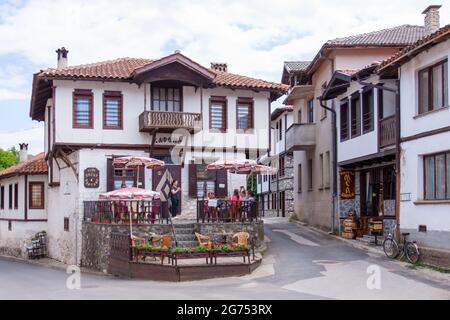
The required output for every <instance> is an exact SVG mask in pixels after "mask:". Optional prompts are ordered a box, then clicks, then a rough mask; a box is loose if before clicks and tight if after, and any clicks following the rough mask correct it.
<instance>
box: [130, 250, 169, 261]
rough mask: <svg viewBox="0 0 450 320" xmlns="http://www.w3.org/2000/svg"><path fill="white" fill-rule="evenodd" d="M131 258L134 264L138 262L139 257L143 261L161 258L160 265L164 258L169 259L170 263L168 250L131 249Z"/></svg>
mask: <svg viewBox="0 0 450 320" xmlns="http://www.w3.org/2000/svg"><path fill="white" fill-rule="evenodd" d="M133 257H134V259H135V260H136V262H138V261H139V257H141V259H142V260H143V261H145V259H146V258H147V257H153V258H158V257H159V258H161V264H163V263H164V258H165V257H168V258H169V263H170V259H171V253H170V250H162V249H141V248H133Z"/></svg>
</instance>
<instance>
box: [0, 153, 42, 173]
mask: <svg viewBox="0 0 450 320" xmlns="http://www.w3.org/2000/svg"><path fill="white" fill-rule="evenodd" d="M47 172H48V167H47V163H46V162H45V159H44V153H43V152H42V153H40V154H38V155H36V156H34V157H32V158H31V159H29V160H26V161H23V162H20V163H18V164H16V165H15V166H12V167H9V168H6V169H5V170H2V171H0V179H1V178H4V177H8V176H12V175H19V174H45V173H47Z"/></svg>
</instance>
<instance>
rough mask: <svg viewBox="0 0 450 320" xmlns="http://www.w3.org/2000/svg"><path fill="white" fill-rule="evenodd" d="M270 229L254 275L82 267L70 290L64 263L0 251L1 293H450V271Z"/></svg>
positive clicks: (281, 224)
mask: <svg viewBox="0 0 450 320" xmlns="http://www.w3.org/2000/svg"><path fill="white" fill-rule="evenodd" d="M266 235H267V238H268V240H269V242H268V250H267V252H266V254H265V258H264V262H263V265H262V266H261V267H260V268H259V269H258V270H256V271H255V272H254V273H253V274H252V275H249V276H246V277H242V278H228V279H214V280H206V281H198V282H189V283H158V282H149V281H137V280H120V279H115V278H113V277H107V276H96V275H91V274H83V275H82V279H81V282H82V284H81V285H82V288H81V290H68V289H67V288H66V279H67V274H65V273H64V272H63V271H59V270H53V269H47V268H44V267H39V266H32V265H28V264H23V263H17V262H10V261H6V260H1V259H0V299H18V298H21V299H33V298H41V299H42V298H43V299H122V298H130V299H131V298H132V299H395V298H398V299H450V275H448V274H441V273H437V272H435V271H431V270H427V269H419V270H413V269H411V268H407V267H405V266H404V264H401V263H397V262H391V261H388V260H387V259H385V258H383V257H382V258H380V257H379V256H377V255H376V254H371V253H367V252H366V251H363V250H360V249H356V248H353V247H350V246H348V245H347V244H345V243H343V242H341V241H338V240H335V239H332V238H330V237H328V236H327V235H326V234H323V233H320V232H317V231H314V230H310V229H308V228H305V227H301V226H298V225H296V224H290V223H288V222H286V221H285V220H283V219H280V218H271V219H267V221H266ZM372 265H376V266H378V267H379V269H377V267H375V269H370V268H369V267H370V266H372ZM368 268H369V271H370V270H380V281H379V284H380V286H381V289H379V290H378V289H373V290H369V289H368V287H367V284H366V283H367V279H368V277H369V276H370V275H369V274H368V273H367V270H368ZM372 268H373V267H372ZM371 283H375V284H376V283H377V282H376V281H375V282H371Z"/></svg>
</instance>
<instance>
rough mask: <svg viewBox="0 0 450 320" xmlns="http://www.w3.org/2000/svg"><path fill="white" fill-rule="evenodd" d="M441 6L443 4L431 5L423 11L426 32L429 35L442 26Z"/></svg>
mask: <svg viewBox="0 0 450 320" xmlns="http://www.w3.org/2000/svg"><path fill="white" fill-rule="evenodd" d="M441 7H442V6H441V5H431V6H428V7H427V8H426V9H425V10H424V11H423V12H422V14H424V15H425V32H426V34H427V35H428V34H431V33H433V32H436V31H437V30H438V29H439V28H440V21H439V20H440V18H439V9H440V8H441Z"/></svg>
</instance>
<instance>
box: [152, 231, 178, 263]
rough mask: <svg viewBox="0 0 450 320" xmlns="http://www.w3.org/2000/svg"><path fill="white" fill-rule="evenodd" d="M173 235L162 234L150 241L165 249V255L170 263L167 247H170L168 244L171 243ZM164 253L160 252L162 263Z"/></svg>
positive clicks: (162, 261)
mask: <svg viewBox="0 0 450 320" xmlns="http://www.w3.org/2000/svg"><path fill="white" fill-rule="evenodd" d="M172 240H173V237H172V236H171V235H168V234H167V235H163V236H160V237H154V239H152V243H153V244H155V243H158V244H159V247H160V248H161V249H167V256H168V258H169V263H170V255H169V251H168V249H169V248H170V244H171V243H172ZM164 257H165V255H164V254H161V264H164Z"/></svg>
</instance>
